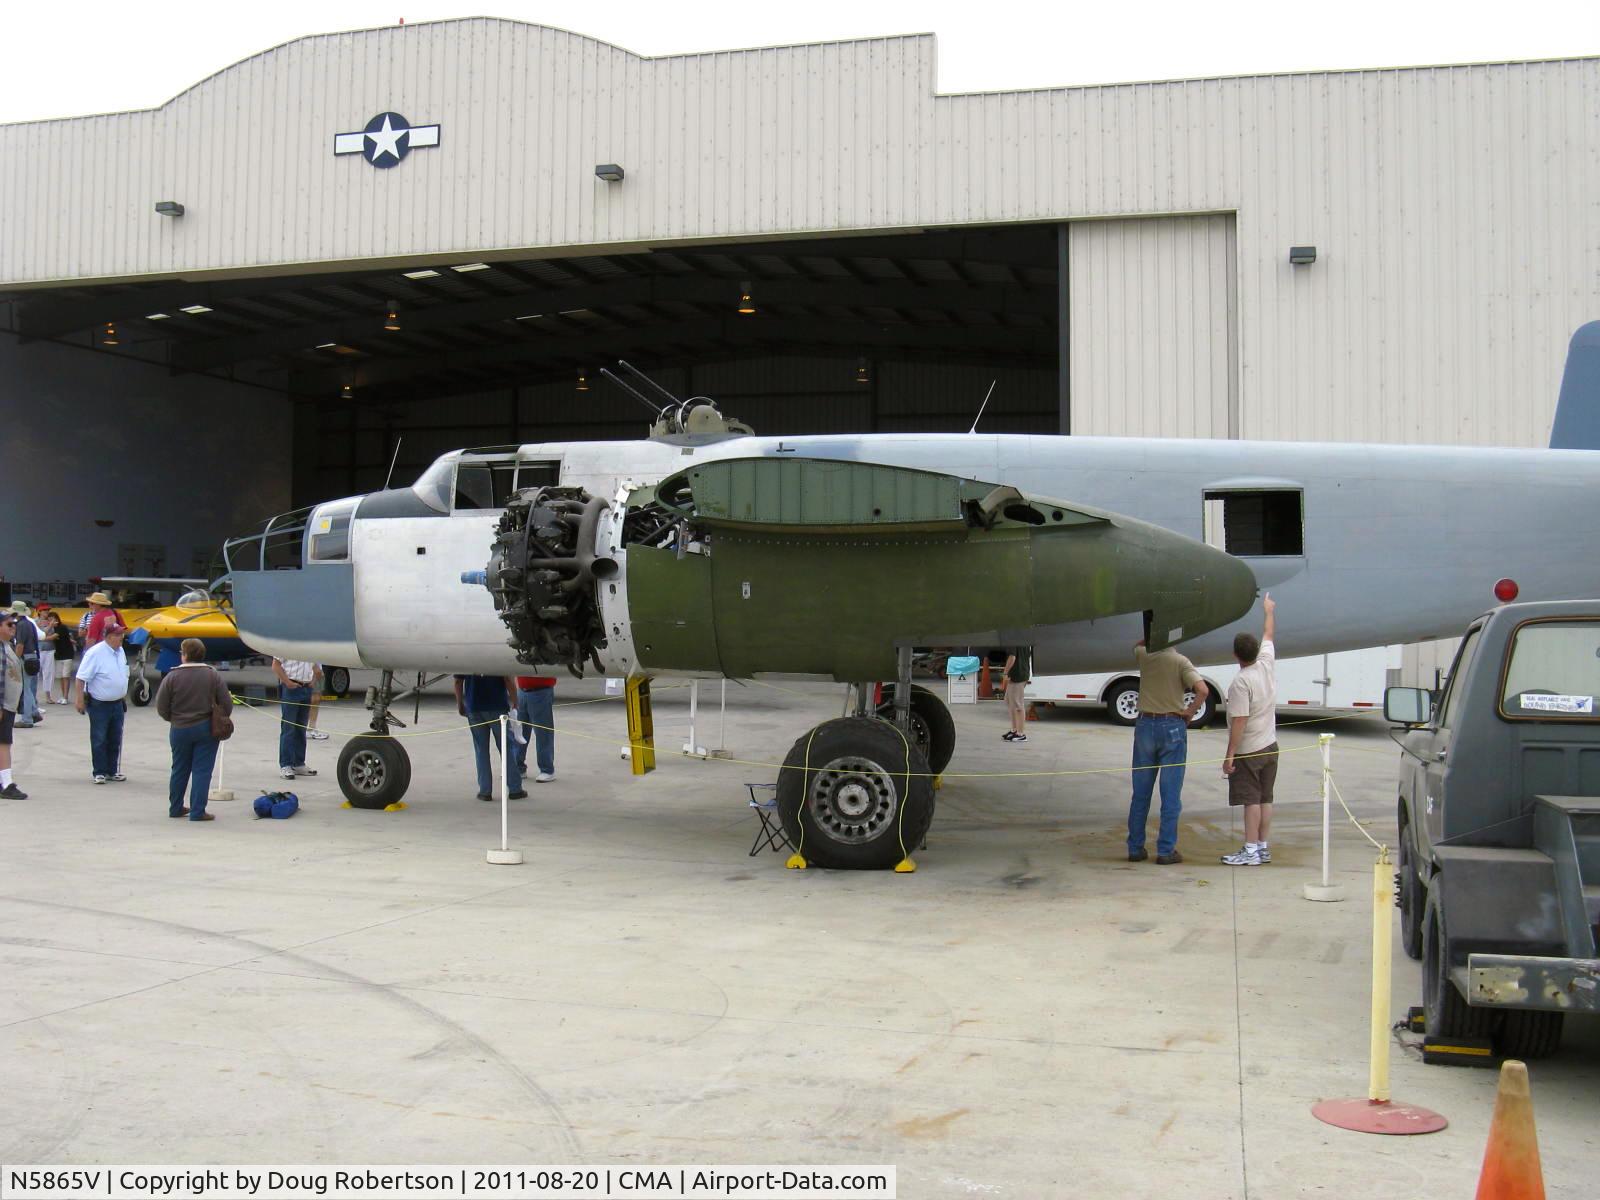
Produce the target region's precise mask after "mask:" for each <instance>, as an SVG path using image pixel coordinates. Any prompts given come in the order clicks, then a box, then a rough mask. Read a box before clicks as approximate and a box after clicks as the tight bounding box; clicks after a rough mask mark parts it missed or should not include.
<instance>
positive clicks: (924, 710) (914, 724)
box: [878, 683, 956, 775]
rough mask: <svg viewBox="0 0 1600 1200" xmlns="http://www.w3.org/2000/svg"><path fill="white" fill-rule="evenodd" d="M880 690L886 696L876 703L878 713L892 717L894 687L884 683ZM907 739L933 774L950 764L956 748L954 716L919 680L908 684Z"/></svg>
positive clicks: (889, 718) (885, 717) (881, 716)
mask: <svg viewBox="0 0 1600 1200" xmlns="http://www.w3.org/2000/svg"><path fill="white" fill-rule="evenodd" d="M884 692H885V694H886V695H887V696H888V699H886V700H885V701H884V702H883V703H882V704H880V705H878V716H879V717H880V718H881V719H883V720H885V721H893V720H894V689H893V688H888V687H886V688H885V689H884ZM911 740H912V741H914V742H915V743H916V744H917V749H918V750H921V751H922V756H923V757H924V758H926V759H927V760H928V766H929V768H930V769H931V770H932V771H933V773H934V774H935V775H937V774H938V773H939V772H940V771H943V770H944V769H945V768H946V767H948V766H949V765H950V759H951V756H952V755H954V754H955V752H956V719H955V718H954V717H952V716H951V715H950V710H949V709H948V708H946V707H945V706H944V701H943V700H941V699H939V697H938V696H937V695H936V694H935V693H933V692H931V691H929V690H928V689H927V688H925V687H923V686H922V685H921V684H919V683H913V684H912V685H911Z"/></svg>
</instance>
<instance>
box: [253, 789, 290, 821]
mask: <svg viewBox="0 0 1600 1200" xmlns="http://www.w3.org/2000/svg"><path fill="white" fill-rule="evenodd" d="M255 809H256V817H257V819H261V818H264V817H272V818H274V819H275V820H279V821H287V820H288V819H289V818H290V817H292V816H294V814H295V813H297V812H299V811H300V797H299V796H296V795H295V794H294V793H293V792H262V793H261V795H259V796H257V797H256V803H255Z"/></svg>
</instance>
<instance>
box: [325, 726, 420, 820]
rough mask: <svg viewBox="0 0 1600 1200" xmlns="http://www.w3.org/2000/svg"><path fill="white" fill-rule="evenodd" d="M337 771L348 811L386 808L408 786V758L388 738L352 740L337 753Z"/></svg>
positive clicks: (397, 745)
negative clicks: (348, 805)
mask: <svg viewBox="0 0 1600 1200" xmlns="http://www.w3.org/2000/svg"><path fill="white" fill-rule="evenodd" d="M338 771H339V790H340V791H341V792H343V793H344V798H345V799H346V800H348V801H350V807H351V808H367V809H382V808H387V807H388V806H389V805H391V804H394V803H397V802H398V801H399V800H400V798H401V797H402V796H404V795H405V794H406V790H407V789H408V788H409V787H410V786H411V756H410V755H408V754H407V753H406V750H405V747H404V746H402V745H401V744H400V743H399V742H397V741H395V740H394V739H393V738H389V737H353V738H351V739H350V740H349V741H347V742H346V743H345V744H344V749H343V750H341V751H339V767H338Z"/></svg>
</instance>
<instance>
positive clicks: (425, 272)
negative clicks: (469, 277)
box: [401, 267, 460, 279]
mask: <svg viewBox="0 0 1600 1200" xmlns="http://www.w3.org/2000/svg"><path fill="white" fill-rule="evenodd" d="M456 269H457V270H460V268H459V267H458V268H456ZM401 274H402V275H404V276H405V277H406V278H407V279H434V278H436V277H437V276H438V274H439V272H437V271H433V270H429V269H428V268H426V267H424V268H423V269H422V270H420V271H402V272H401Z"/></svg>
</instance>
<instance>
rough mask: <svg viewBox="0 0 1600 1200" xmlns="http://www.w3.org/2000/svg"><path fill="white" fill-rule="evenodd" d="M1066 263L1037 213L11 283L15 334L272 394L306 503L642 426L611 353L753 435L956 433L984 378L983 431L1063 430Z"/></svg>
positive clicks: (296, 486) (178, 445) (629, 433)
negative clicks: (288, 427)
mask: <svg viewBox="0 0 1600 1200" xmlns="http://www.w3.org/2000/svg"><path fill="white" fill-rule="evenodd" d="M1059 258H1060V233H1059V226H1057V225H1054V224H1040V225H1016V226H1003V227H981V228H976V227H973V228H962V229H949V230H932V231H927V232H920V233H907V234H893V235H876V236H863V237H821V238H808V239H789V240H783V241H764V242H752V243H742V244H738V245H729V244H718V245H695V246H658V247H651V248H640V249H637V250H630V251H628V252H618V253H605V254H597V253H593V252H591V253H588V254H585V255H582V256H566V257H562V256H558V255H555V254H552V253H549V252H541V253H535V252H532V251H530V252H527V254H525V255H520V256H511V257H507V256H504V255H499V256H492V255H486V256H485V257H484V258H482V259H479V260H474V259H473V258H472V257H471V256H470V255H469V254H453V255H441V256H440V257H439V258H438V259H437V260H436V261H429V262H410V263H406V264H404V265H386V266H384V267H382V268H370V267H369V268H367V269H360V270H337V271H329V272H324V273H318V274H301V275H295V276H275V277H255V278H234V279H226V280H206V281H195V282H188V281H181V280H155V281H149V282H136V283H127V284H116V285H104V286H98V287H82V288H70V287H69V288H53V289H44V290H36V291H29V292H18V293H14V294H13V295H12V296H10V297H8V298H7V299H9V300H10V301H11V303H10V306H9V307H10V310H11V311H10V323H11V327H12V329H13V331H14V332H16V333H18V334H19V335H20V336H21V337H22V338H23V339H24V340H25V341H27V340H32V341H43V340H53V341H60V342H65V343H68V344H72V345H77V346H80V347H87V348H92V349H94V350H97V351H101V352H103V353H105V354H108V355H118V356H127V357H132V358H138V359H141V360H143V361H145V362H147V363H155V364H160V365H163V366H165V367H167V368H168V369H169V370H170V371H171V372H172V373H173V375H175V376H183V377H186V378H188V379H190V380H191V381H193V380H194V379H197V378H198V379H205V378H214V379H216V380H218V381H224V380H225V381H228V382H229V383H233V384H237V383H244V384H249V385H253V387H254V388H256V389H262V390H261V392H260V394H261V395H262V396H263V397H265V396H268V395H275V396H276V397H277V398H280V400H281V399H282V398H286V399H287V401H288V402H289V404H290V406H291V408H292V411H293V414H294V415H293V426H294V435H293V444H294V451H293V503H294V504H295V505H302V504H308V503H311V502H314V501H317V500H322V499H326V498H328V497H330V496H338V495H348V494H351V493H353V492H359V491H366V490H370V489H372V488H376V487H380V486H382V484H383V482H384V479H385V476H386V474H387V473H388V471H389V469H390V462H391V459H395V466H394V476H393V478H394V482H396V483H407V482H410V480H411V479H412V478H414V477H415V476H416V474H417V472H418V471H419V470H420V469H421V468H422V467H424V466H425V465H426V464H427V463H428V462H430V461H431V460H432V459H433V458H434V457H435V456H436V455H437V454H438V453H439V452H441V451H443V450H446V449H450V448H455V447H461V446H475V445H497V444H511V443H519V442H527V441H545V440H580V439H594V440H605V439H625V438H637V437H641V436H643V435H644V433H645V431H646V429H647V427H648V424H649V421H650V418H651V414H650V413H649V412H647V411H645V410H644V408H643V407H641V406H640V404H639V403H638V401H637V400H635V399H633V398H631V397H629V396H628V395H626V394H625V393H623V392H622V391H620V390H619V389H617V388H615V387H614V386H613V385H611V384H610V383H608V382H606V381H605V380H603V379H602V378H601V377H600V375H599V373H598V370H599V368H600V367H602V366H607V365H612V364H614V363H615V362H616V360H617V359H619V358H622V359H627V360H628V361H629V362H631V363H633V364H634V365H636V366H638V367H640V368H641V369H643V370H645V371H646V372H648V373H649V374H651V376H652V377H654V378H656V379H658V380H660V382H661V383H662V384H663V385H664V386H666V387H667V388H668V389H670V390H672V391H673V392H675V393H678V394H680V395H686V394H703V395H708V396H710V397H712V398H713V399H714V400H716V401H717V402H718V403H719V405H721V407H722V408H723V410H724V411H725V412H726V413H728V415H730V416H733V417H737V418H738V419H740V420H743V421H745V422H747V423H748V424H750V425H751V426H753V427H754V428H755V430H756V431H757V432H758V433H761V434H772V435H781V434H786V433H802V432H804V433H813V432H841V433H844V432H850V433H854V432H875V431H877V432H891V431H907V432H911V431H927V432H955V431H965V430H966V429H967V428H969V427H970V426H971V425H972V422H973V419H974V418H975V417H976V416H977V413H978V409H979V406H980V405H981V404H982V402H983V399H984V395H985V393H986V392H987V390H988V387H989V384H990V382H991V381H995V383H996V386H995V391H994V396H993V399H992V400H991V401H990V402H989V405H988V408H987V410H986V411H985V413H984V416H983V422H982V425H981V426H980V428H981V429H983V430H984V431H986V432H1005V433H1056V432H1060V431H1061V428H1062V425H1063V420H1062V417H1061V411H1062V408H1061V405H1062V397H1061V388H1060V379H1059V374H1058V370H1057V364H1058V361H1059V351H1060V334H1059V330H1060V321H1059V312H1060V274H1059ZM108 328H110V329H112V330H113V331H114V336H113V337H110V338H108V337H106V336H105V334H106V330H107V329H108ZM113 342H114V343H115V344H107V343H113ZM235 402H236V401H235ZM173 436H174V438H175V449H176V450H178V451H179V452H181V451H182V449H183V447H182V431H181V430H178V431H174V434H173ZM397 447H398V458H397V459H396V449H397ZM263 515H264V516H265V515H269V514H263Z"/></svg>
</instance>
